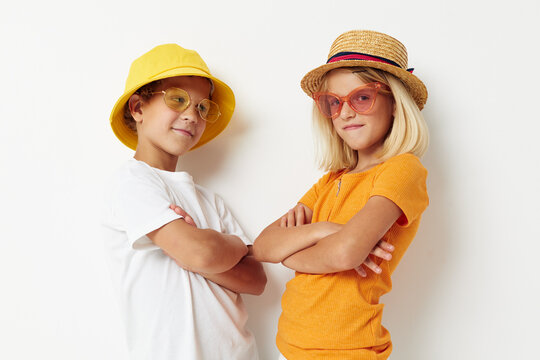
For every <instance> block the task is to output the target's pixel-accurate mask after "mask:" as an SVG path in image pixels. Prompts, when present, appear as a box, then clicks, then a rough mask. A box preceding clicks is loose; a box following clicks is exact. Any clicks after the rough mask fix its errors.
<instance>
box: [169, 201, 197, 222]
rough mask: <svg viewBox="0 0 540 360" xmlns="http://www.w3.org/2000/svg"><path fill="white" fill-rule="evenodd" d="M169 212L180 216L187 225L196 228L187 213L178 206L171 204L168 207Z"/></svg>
mask: <svg viewBox="0 0 540 360" xmlns="http://www.w3.org/2000/svg"><path fill="white" fill-rule="evenodd" d="M169 208H170V209H171V210H173V211H174V212H175V213H177V214H178V215H180V216H182V217H183V218H184V221H185V222H187V223H188V224H189V225H192V226H195V227H197V224H195V221H193V218H192V217H191V216H189V214H188V213H187V212H185V211H184V209H182V208H181V207H180V206H178V205H174V204H171V205H170V206H169Z"/></svg>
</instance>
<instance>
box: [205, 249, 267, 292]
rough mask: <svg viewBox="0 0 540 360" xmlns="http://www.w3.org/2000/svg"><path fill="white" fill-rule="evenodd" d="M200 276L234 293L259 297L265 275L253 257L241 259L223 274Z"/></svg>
mask: <svg viewBox="0 0 540 360" xmlns="http://www.w3.org/2000/svg"><path fill="white" fill-rule="evenodd" d="M200 275H202V276H204V277H205V278H206V279H208V280H210V281H213V282H215V283H216V284H219V285H221V286H223V287H225V288H227V289H229V290H231V291H234V292H236V293H242V294H252V295H260V294H262V292H263V291H264V288H265V286H266V274H265V273H264V269H263V267H262V264H261V263H260V262H258V261H257V260H255V258H254V257H253V256H245V257H243V258H242V260H240V262H239V263H238V264H236V265H235V266H234V267H233V268H232V269H230V270H227V271H225V272H222V273H214V274H207V273H200Z"/></svg>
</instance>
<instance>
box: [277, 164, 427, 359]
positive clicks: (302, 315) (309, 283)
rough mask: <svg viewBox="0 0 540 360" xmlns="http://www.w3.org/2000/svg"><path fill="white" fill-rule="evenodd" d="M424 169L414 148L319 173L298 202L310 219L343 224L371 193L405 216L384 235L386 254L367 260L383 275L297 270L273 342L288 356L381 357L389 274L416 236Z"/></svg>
mask: <svg viewBox="0 0 540 360" xmlns="http://www.w3.org/2000/svg"><path fill="white" fill-rule="evenodd" d="M426 176H427V171H426V169H425V168H424V167H423V166H422V164H421V163H420V160H419V159H418V158H417V157H416V156H414V155H412V154H402V155H398V156H395V157H392V158H390V159H389V160H387V161H385V162H383V163H381V164H378V165H377V166H375V167H373V168H371V169H369V170H367V171H365V172H362V173H354V174H348V173H346V172H345V171H341V172H337V173H334V172H330V173H327V174H326V175H324V176H323V177H322V178H321V179H320V180H319V181H318V182H317V183H316V184H315V185H314V186H313V187H312V188H311V189H310V190H309V191H308V192H307V193H306V194H305V195H304V197H302V199H301V200H300V202H301V203H303V204H305V205H307V206H308V207H309V208H310V209H312V210H313V219H312V222H318V221H331V222H335V223H339V224H345V223H347V222H348V221H349V220H350V219H351V218H352V217H353V216H354V215H355V214H356V213H357V212H358V211H359V210H360V209H362V207H363V206H364V205H365V204H366V202H367V201H368V199H369V198H370V197H371V196H374V195H380V196H384V197H386V198H388V199H390V200H392V201H393V202H394V203H395V204H396V205H398V206H399V207H400V209H401V210H402V211H403V216H402V217H401V218H400V219H398V221H396V223H395V224H394V225H392V227H391V228H390V230H388V232H387V233H386V234H385V235H384V237H383V239H384V240H386V241H387V242H389V243H391V244H393V245H394V246H395V250H394V252H393V254H392V255H393V256H392V260H390V261H381V260H380V259H378V258H374V257H373V260H374V261H375V262H377V263H378V264H380V267H381V268H382V273H381V274H379V275H377V274H375V273H373V272H371V271H367V273H368V276H367V277H366V278H362V277H360V276H359V275H357V273H356V272H355V270H349V271H343V272H338V273H333V274H324V275H312V274H305V273H300V272H297V273H296V276H295V277H294V278H293V279H292V280H291V281H289V282H288V283H287V288H286V290H285V293H284V294H283V297H282V300H281V307H282V309H283V311H282V314H281V316H280V318H279V325H278V334H277V346H278V348H279V350H280V352H281V353H282V354H283V355H284V356H285V357H286V358H287V359H289V360H296V359H302V360H303V359H339V360H347V359H370V360H371V359H377V360H380V359H387V358H388V356H389V355H390V352H391V350H392V343H391V341H390V334H389V333H388V331H387V330H386V329H385V328H384V327H383V326H382V325H381V317H382V310H383V306H384V305H383V304H379V298H380V297H381V296H382V295H383V294H385V293H387V292H389V291H390V289H391V288H392V281H391V279H390V276H391V274H392V272H393V271H394V270H395V268H396V266H397V264H398V263H399V261H400V260H401V258H402V256H403V254H404V253H405V250H407V247H408V246H409V244H410V243H411V241H412V239H413V238H414V236H415V234H416V231H417V230H418V225H419V223H420V217H421V214H422V212H423V211H424V210H425V209H426V207H427V205H428V202H429V200H428V195H427V191H426Z"/></svg>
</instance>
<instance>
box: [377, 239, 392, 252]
mask: <svg viewBox="0 0 540 360" xmlns="http://www.w3.org/2000/svg"><path fill="white" fill-rule="evenodd" d="M377 246H378V247H380V248H381V249H383V250H385V251H388V252H392V251H394V249H395V247H394V245H392V244H390V243H388V242H386V241H384V240H380V241H379V242H378V243H377Z"/></svg>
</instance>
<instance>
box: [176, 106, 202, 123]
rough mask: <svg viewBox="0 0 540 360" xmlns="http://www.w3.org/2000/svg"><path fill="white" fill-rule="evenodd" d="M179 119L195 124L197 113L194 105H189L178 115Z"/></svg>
mask: <svg viewBox="0 0 540 360" xmlns="http://www.w3.org/2000/svg"><path fill="white" fill-rule="evenodd" d="M180 118H181V119H182V120H184V121H190V122H195V123H196V122H197V121H198V120H199V113H198V112H197V109H196V108H195V105H193V104H190V105H189V106H188V108H187V109H186V110H184V111H183V112H181V113H180Z"/></svg>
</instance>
